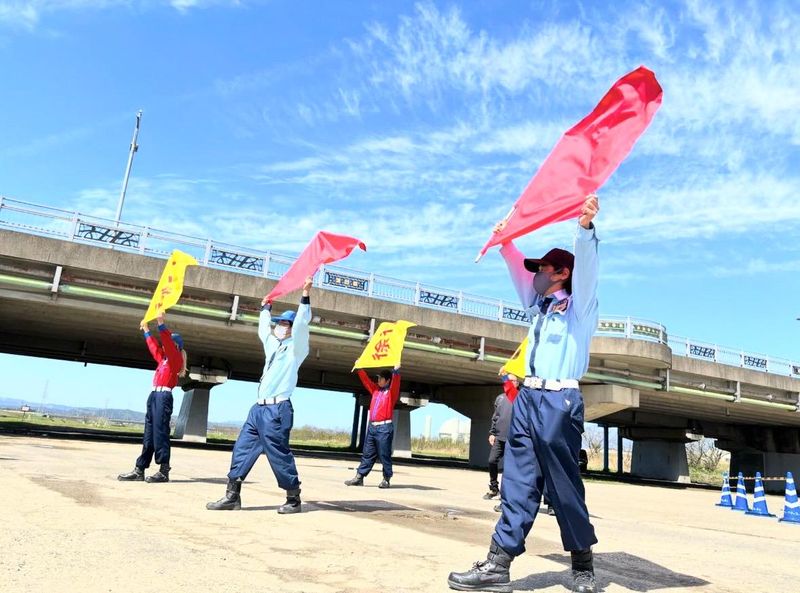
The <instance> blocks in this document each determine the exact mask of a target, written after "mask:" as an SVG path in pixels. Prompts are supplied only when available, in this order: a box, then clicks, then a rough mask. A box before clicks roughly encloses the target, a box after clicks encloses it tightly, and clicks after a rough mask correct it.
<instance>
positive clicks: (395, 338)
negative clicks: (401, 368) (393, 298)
mask: <svg viewBox="0 0 800 593" xmlns="http://www.w3.org/2000/svg"><path fill="white" fill-rule="evenodd" d="M415 325H417V324H416V323H411V322H410V321H403V320H402V319H400V320H399V321H395V322H394V323H393V322H391V321H384V322H383V323H381V324H380V325H379V326H378V329H377V330H376V331H375V333H374V334H373V335H372V338H370V340H369V342H368V343H367V347H366V348H364V352H362V353H361V356H359V357H358V360H357V361H356V363H355V365H353V369H370V368H375V367H393V366H397V365H399V364H400V355H401V354H402V353H403V344H404V343H405V341H406V332H407V331H408V328H409V327H414V326H415Z"/></svg>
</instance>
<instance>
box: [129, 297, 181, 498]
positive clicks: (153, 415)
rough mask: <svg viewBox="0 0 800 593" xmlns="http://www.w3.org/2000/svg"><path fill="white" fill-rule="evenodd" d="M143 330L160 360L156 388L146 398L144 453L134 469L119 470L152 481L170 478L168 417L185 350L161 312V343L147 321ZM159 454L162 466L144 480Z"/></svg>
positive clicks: (158, 361)
mask: <svg viewBox="0 0 800 593" xmlns="http://www.w3.org/2000/svg"><path fill="white" fill-rule="evenodd" d="M139 327H140V328H141V330H142V331H143V332H144V339H145V342H146V343H147V348H148V349H149V350H150V354H151V355H152V356H153V359H155V361H156V362H157V363H158V367H157V368H156V374H155V377H153V390H152V391H151V392H150V396H149V397H148V398H147V414H146V415H145V418H144V438H143V443H142V454H141V455H140V456H139V458H138V459H137V460H136V466H135V467H134V468H133V471H132V472H129V473H127V474H120V475H118V476H117V479H118V480H122V481H126V482H141V481H145V482H148V483H150V484H154V483H160V482H169V470H170V466H169V456H170V444H169V432H170V428H169V421H170V418H171V417H172V389H173V388H174V387H175V386H176V385H177V384H178V377H183V376H185V375H186V351H185V350H184V349H183V338H181V336H180V334H173V333H172V332H170V331H169V330H168V329H167V326H166V324H165V319H164V313H163V312H162V313H161V314H160V315H159V316H158V333H159V336H160V337H161V344H159V343H158V340H156V339H155V338H154V337H153V336H152V335H151V334H150V328H149V326H148V324H147V323H145V322H144V321H143V322H142V323H141V325H140V326H139ZM153 454H155V457H156V463H158V464H159V470H158V471H157V472H156V473H154V474H153V475H151V476H148V477H147V479H146V480H145V477H144V470H145V469H147V468H148V467H150V462H151V461H152V460H153Z"/></svg>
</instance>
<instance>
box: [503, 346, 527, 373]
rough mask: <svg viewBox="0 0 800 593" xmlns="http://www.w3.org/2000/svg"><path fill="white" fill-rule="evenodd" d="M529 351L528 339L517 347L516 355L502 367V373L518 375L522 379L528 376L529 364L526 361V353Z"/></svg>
mask: <svg viewBox="0 0 800 593" xmlns="http://www.w3.org/2000/svg"><path fill="white" fill-rule="evenodd" d="M527 351H528V338H525V339H524V340H522V344H520V345H519V346H517V350H516V352H514V355H513V356H512V357H511V358H509V359H508V360H507V361H506V363H505V364H504V365H503V366H502V367H500V372H501V373H503V374H511V375H516V376H517V377H519V378H520V379H521V378H523V377H524V376H525V375H527V374H528V363H527V361H526V360H525V353H526V352H527Z"/></svg>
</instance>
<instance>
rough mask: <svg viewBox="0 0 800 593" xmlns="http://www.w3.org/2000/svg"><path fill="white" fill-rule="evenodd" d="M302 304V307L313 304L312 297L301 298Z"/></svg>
mask: <svg viewBox="0 0 800 593" xmlns="http://www.w3.org/2000/svg"><path fill="white" fill-rule="evenodd" d="M300 304H301V305H310V304H311V297H310V296H303V297H300Z"/></svg>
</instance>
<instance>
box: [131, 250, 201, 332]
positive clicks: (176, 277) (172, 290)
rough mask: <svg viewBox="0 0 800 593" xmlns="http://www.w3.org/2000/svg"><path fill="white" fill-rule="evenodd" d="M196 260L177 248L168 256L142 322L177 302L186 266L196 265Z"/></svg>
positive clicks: (150, 319) (181, 290)
mask: <svg viewBox="0 0 800 593" xmlns="http://www.w3.org/2000/svg"><path fill="white" fill-rule="evenodd" d="M196 265H197V260H196V259H195V258H193V257H192V256H191V255H189V254H188V253H184V252H183V251H178V250H177V249H176V250H175V251H173V252H172V255H170V256H169V261H167V265H166V266H164V271H163V272H161V280H159V281H158V286H156V291H155V292H154V293H153V298H152V299H150V306H149V307H148V308H147V313H145V315H144V319H142V321H143V322H147V321H152V320H153V319H155V318H156V317H158V314H159V313H160V312H161V311H166V310H167V309H169V308H170V307H171V306H172V305H174V304H175V303H177V302H178V299H179V298H181V293H182V292H183V277H184V276H186V266H196Z"/></svg>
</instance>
